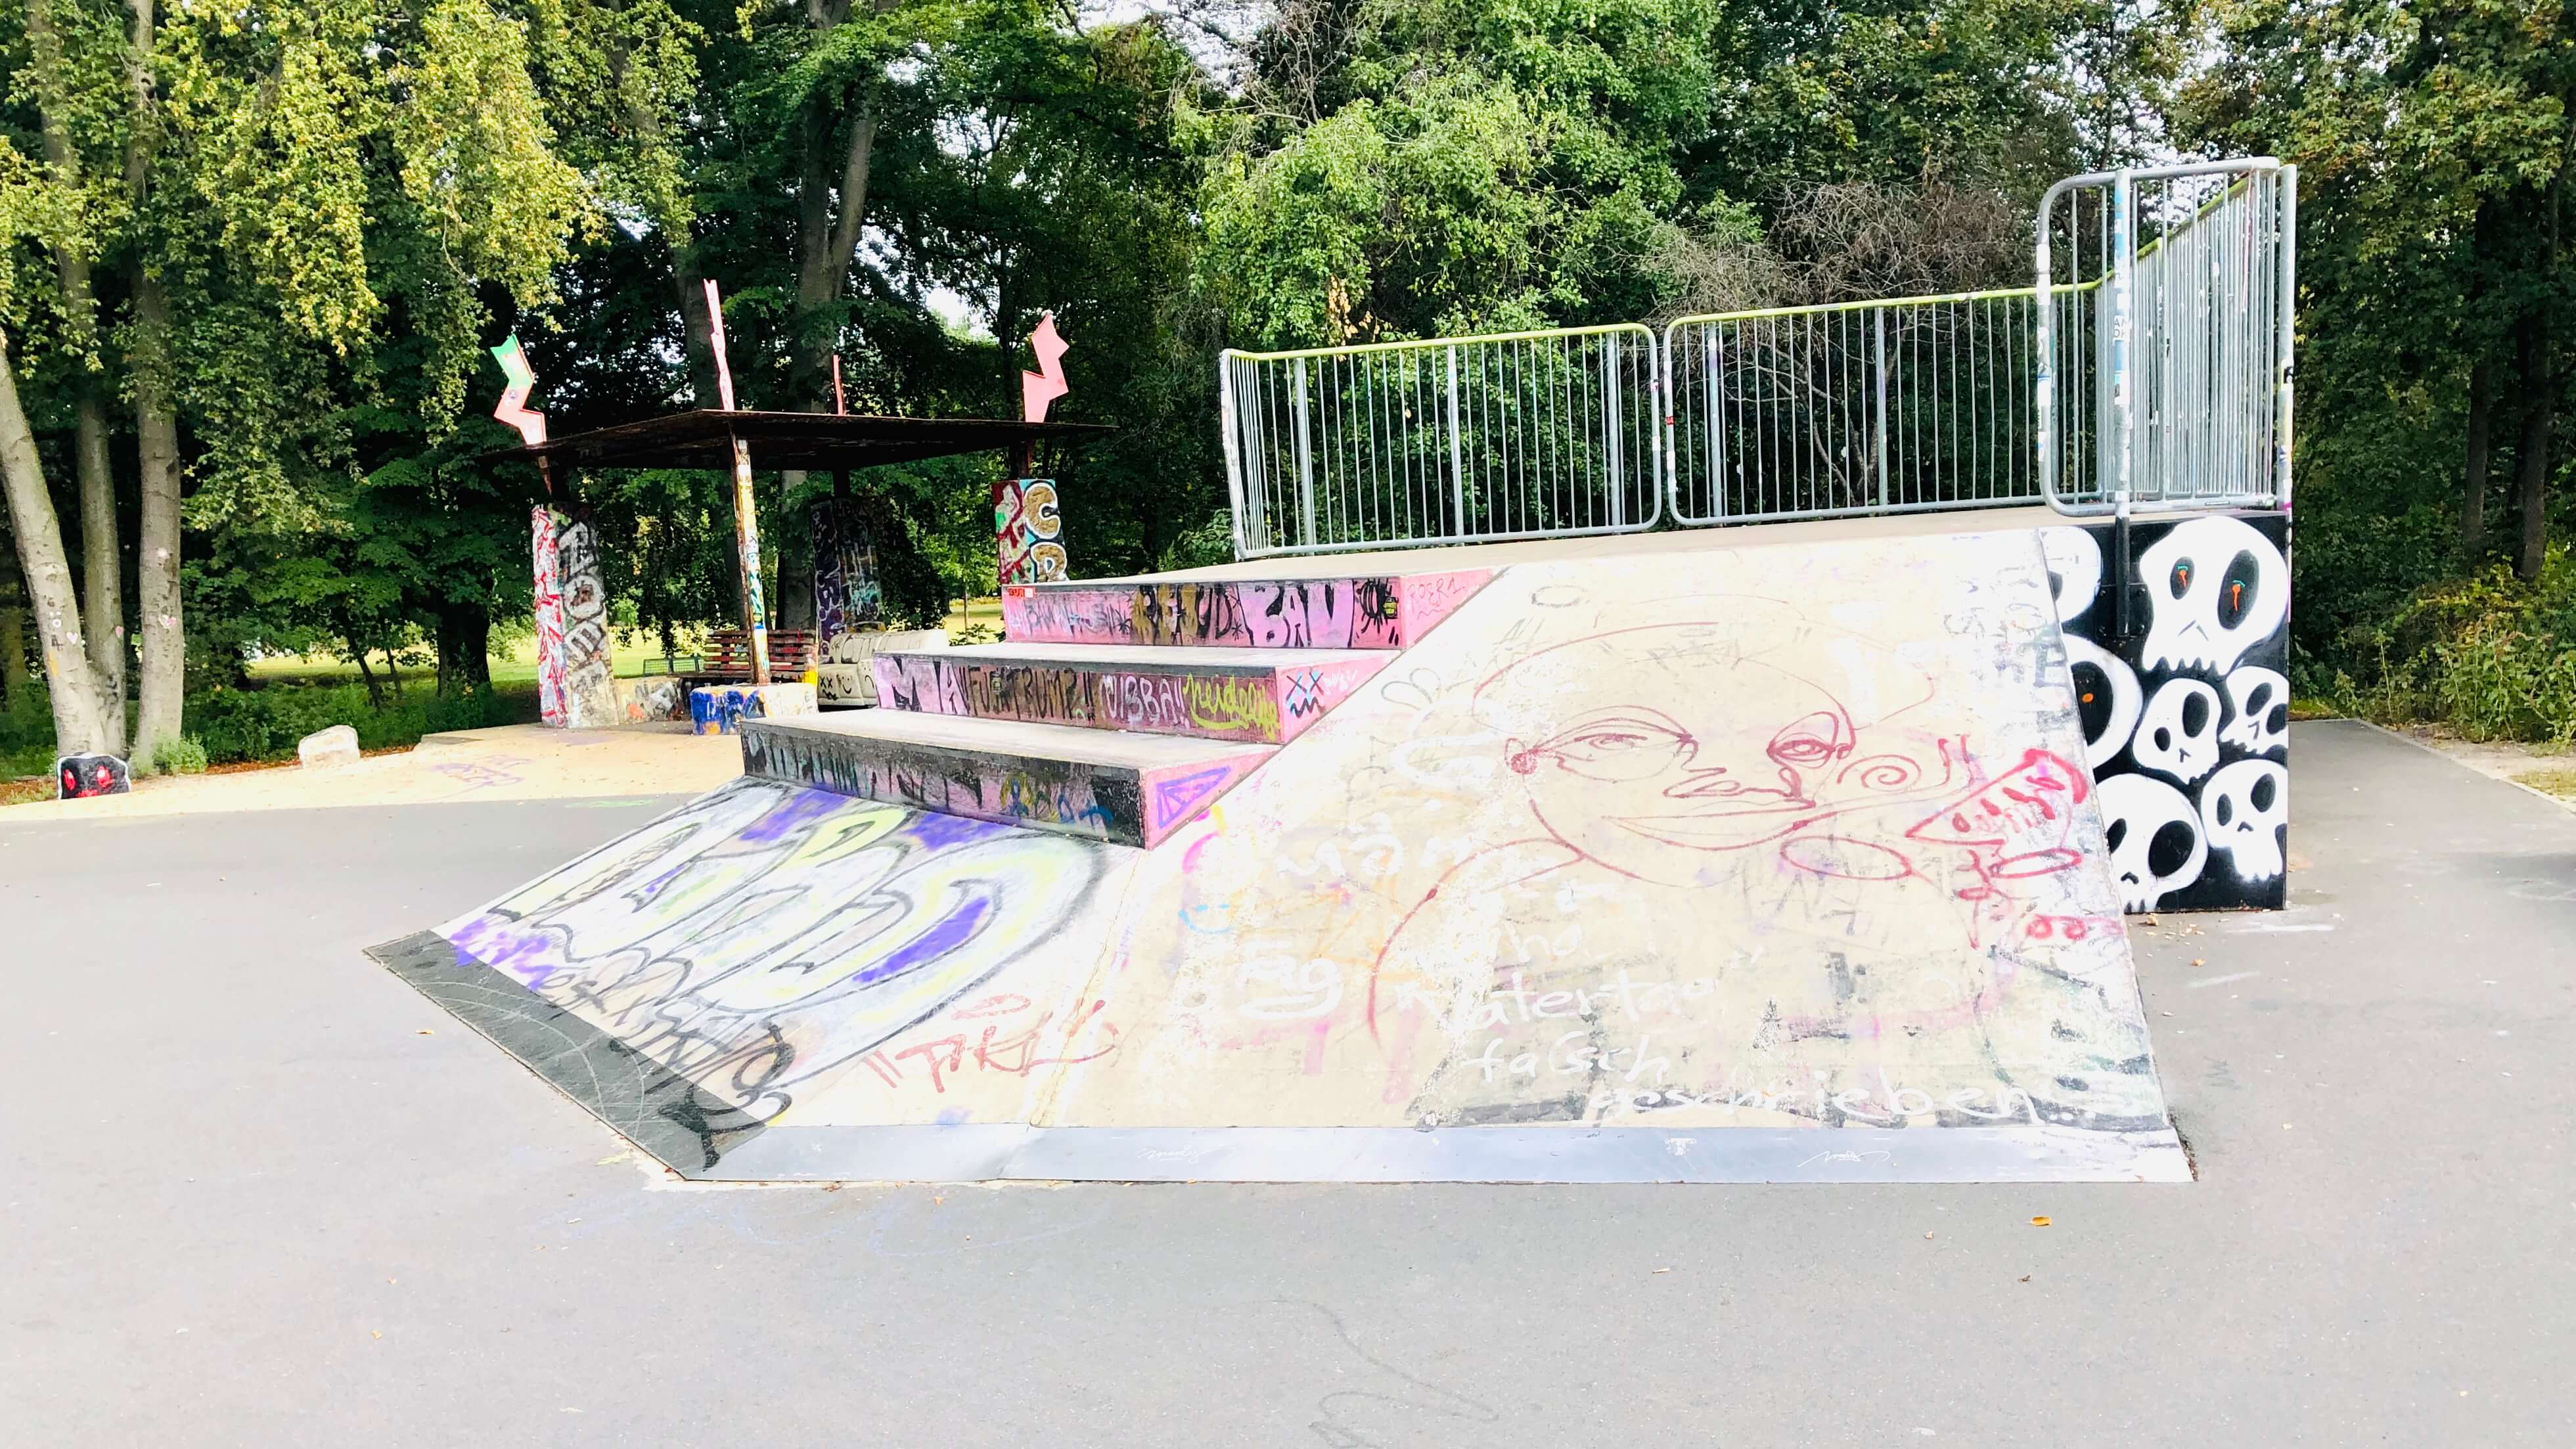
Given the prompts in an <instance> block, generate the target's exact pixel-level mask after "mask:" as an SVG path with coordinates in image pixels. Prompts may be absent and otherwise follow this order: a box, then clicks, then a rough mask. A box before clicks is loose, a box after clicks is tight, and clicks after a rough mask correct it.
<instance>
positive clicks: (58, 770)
mask: <svg viewBox="0 0 2576 1449" xmlns="http://www.w3.org/2000/svg"><path fill="white" fill-rule="evenodd" d="M133 788H134V777H133V775H132V773H131V772H129V771H128V770H127V769H126V767H125V762H124V761H123V760H120V759H118V758H117V757H116V756H114V755H65V756H63V757H62V758H61V759H59V760H56V761H55V762H54V789H55V793H56V795H57V796H58V797H59V798H61V799H64V800H86V799H88V798H89V797H91V796H92V795H122V794H124V793H126V792H127V791H129V790H131V789H133Z"/></svg>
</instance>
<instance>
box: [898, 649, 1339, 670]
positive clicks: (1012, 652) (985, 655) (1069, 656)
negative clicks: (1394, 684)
mask: <svg viewBox="0 0 2576 1449" xmlns="http://www.w3.org/2000/svg"><path fill="white" fill-rule="evenodd" d="M877 657H878V658H880V659H910V658H915V657H918V658H920V659H922V660H924V661H925V662H928V663H931V664H949V665H961V664H1038V665H1056V666H1060V667H1070V668H1076V669H1083V668H1088V669H1101V670H1122V671H1139V672H1150V671H1159V672H1162V673H1166V674H1248V673H1260V672H1266V671H1269V670H1275V669H1300V668H1312V667H1314V666H1316V665H1330V664H1361V665H1366V666H1369V667H1370V668H1375V667H1376V666H1378V665H1381V664H1384V663H1385V662H1386V658H1387V654H1386V651H1385V650H1383V649H1249V648H1240V647H1220V646H1211V645H1201V644H960V645H955V646H952V647H950V648H947V649H930V650H923V651H921V652H920V653H919V654H918V655H917V656H916V655H915V654H913V653H912V652H910V651H907V650H902V649H889V650H887V651H885V652H884V653H882V654H880V655H878V656H877Z"/></svg>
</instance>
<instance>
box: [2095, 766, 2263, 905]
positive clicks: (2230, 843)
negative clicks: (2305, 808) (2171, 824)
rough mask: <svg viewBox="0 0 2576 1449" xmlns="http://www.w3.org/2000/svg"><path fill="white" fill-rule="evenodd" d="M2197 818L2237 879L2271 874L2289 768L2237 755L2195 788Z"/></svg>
mask: <svg viewBox="0 0 2576 1449" xmlns="http://www.w3.org/2000/svg"><path fill="white" fill-rule="evenodd" d="M2106 793H2107V792H2106ZM2200 822H2201V826H2202V828H2203V832H2204V837H2205V839H2206V840H2207V842H2208V845H2209V848H2210V849H2212V850H2217V851H2223V852H2225V853H2226V855H2227V859H2228V863H2229V864H2230V865H2233V866H2234V867H2235V868H2236V876H2237V878H2238V879H2239V880H2245V881H2266V880H2272V879H2275V878H2277V877H2278V876H2279V875H2280V874H2281V868H2282V864H2283V862H2282V857H2281V840H2282V833H2281V832H2282V829H2283V827H2285V826H2287V825H2288V824H2289V823H2290V772H2289V771H2288V770H2285V769H2283V768H2281V767H2280V766H2279V765H2277V764H2274V763H2273V762H2272V761H2270V760H2239V761H2237V762H2236V763H2235V764H2232V765H2230V766H2228V767H2227V768H2226V769H2223V770H2221V771H2219V772H2218V773H2217V774H2215V775H2212V776H2211V777H2210V779H2209V784H2208V785H2207V786H2206V787H2205V788H2203V789H2202V790H2201V792H2200Z"/></svg>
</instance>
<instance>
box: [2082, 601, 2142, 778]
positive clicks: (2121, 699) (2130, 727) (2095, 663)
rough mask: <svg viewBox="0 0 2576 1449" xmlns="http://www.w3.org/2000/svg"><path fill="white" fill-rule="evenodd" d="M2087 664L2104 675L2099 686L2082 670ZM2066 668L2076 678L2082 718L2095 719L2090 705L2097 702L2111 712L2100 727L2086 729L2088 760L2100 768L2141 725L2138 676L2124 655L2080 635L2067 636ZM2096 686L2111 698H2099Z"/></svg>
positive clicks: (2089, 764)
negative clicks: (2095, 692)
mask: <svg viewBox="0 0 2576 1449" xmlns="http://www.w3.org/2000/svg"><path fill="white" fill-rule="evenodd" d="M2085 665H2091V666H2092V668H2093V670H2094V671H2095V672H2098V673H2099V674H2100V675H2101V680H2102V682H2101V683H2100V684H2099V685H2098V686H2096V685H2094V684H2093V681H2092V680H2091V679H2090V678H2088V677H2087V676H2086V675H2085V674H2084V673H2083V672H2081V670H2082V667H2083V666H2085ZM2066 667H2067V671H2068V673H2069V674H2071V675H2072V676H2073V677H2074V680H2075V699H2076V703H2077V705H2078V707H2079V714H2080V715H2081V717H2082V718H2084V719H2086V720H2088V721H2089V720H2090V719H2091V718H2092V713H2091V710H2090V708H2089V707H2090V706H2093V705H2097V704H2098V705H2103V706H2105V708H2106V709H2107V711H2108V712H2107V713H2105V714H2104V715H2103V716H2102V723H2101V725H2100V727H2099V728H2094V727H2091V726H2090V725H2089V724H2088V726H2087V728H2086V729H2085V731H2084V763H2085V765H2086V766H2087V767H2089V768H2091V769H2095V770H2099V769H2101V768H2102V766H2103V765H2105V764H2107V763H2109V761H2110V759H2111V757H2112V756H2113V755H2116V754H2118V753H2120V747H2121V746H2122V745H2125V744H2127V743H2128V742H2129V735H2130V734H2131V732H2133V731H2134V730H2136V729H2137V727H2138V705H2139V703H2140V700H2139V695H2138V676H2137V673H2136V671H2134V670H2132V669H2130V668H2129V666H2128V665H2127V663H2125V662H2124V661H2122V660H2121V658H2120V656H2118V655H2116V654H2114V653H2112V652H2111V651H2109V650H2108V649H2105V648H2103V647H2102V646H2101V645H2099V644H2096V643H2094V642H2093V641H2092V640H2090V639H2087V638H2085V637H2083V636H2082V635H2080V634H2069V635H2067V636H2066ZM2094 688H2099V689H2101V690H2103V691H2104V692H2105V693H2107V694H2109V695H2110V698H2109V699H2108V700H2097V699H2095V698H2094V697H2093V695H2092V693H2091V691H2092V689H2094Z"/></svg>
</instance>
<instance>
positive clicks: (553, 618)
mask: <svg viewBox="0 0 2576 1449" xmlns="http://www.w3.org/2000/svg"><path fill="white" fill-rule="evenodd" d="M528 532H529V535H530V537H529V552H530V554H531V555H532V558H531V562H532V563H533V564H534V566H535V568H536V587H535V594H534V599H535V604H536V615H537V711H538V715H539V717H540V718H542V719H543V720H544V721H545V722H546V723H547V724H550V725H553V726H555V727H556V728H558V729H560V728H562V727H563V725H564V653H563V588H562V583H561V578H562V567H563V565H562V559H561V556H560V555H559V554H558V553H557V552H556V547H555V510H554V506H553V505H552V504H547V503H540V504H538V505H537V506H536V508H535V509H534V510H533V511H532V512H530V514H529V515H528Z"/></svg>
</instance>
